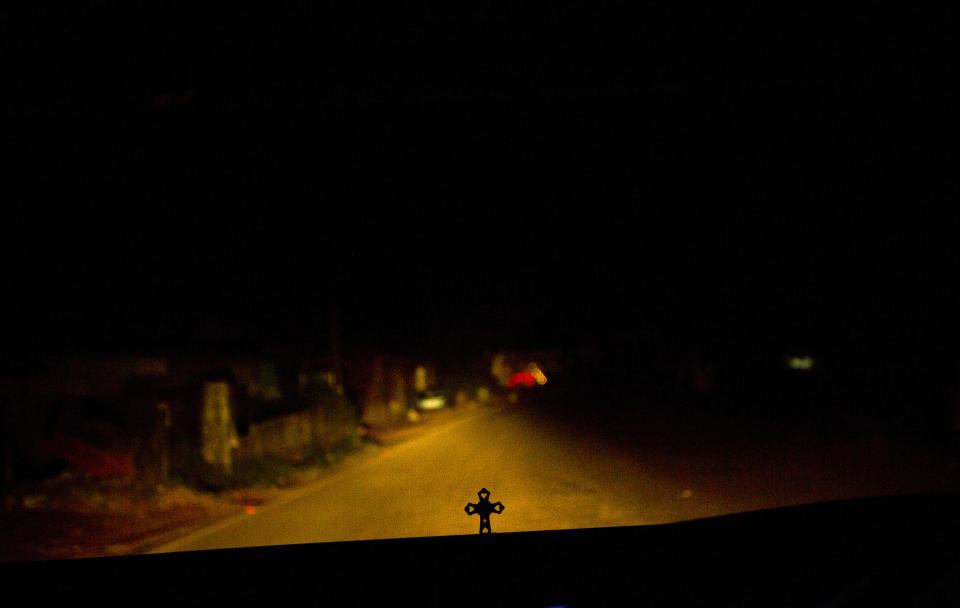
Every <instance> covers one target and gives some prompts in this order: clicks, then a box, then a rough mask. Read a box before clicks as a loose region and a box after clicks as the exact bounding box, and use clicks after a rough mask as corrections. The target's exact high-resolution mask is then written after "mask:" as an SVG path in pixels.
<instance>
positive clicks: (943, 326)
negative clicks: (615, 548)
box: [0, 3, 960, 560]
mask: <svg viewBox="0 0 960 608" xmlns="http://www.w3.org/2000/svg"><path fill="white" fill-rule="evenodd" d="M324 10H325V9H324ZM398 10H399V9H398ZM725 10H726V9H725ZM878 10H879V9H878ZM455 12H456V11H454V12H451V13H450V14H447V15H439V14H417V15H411V14H406V13H404V14H401V13H399V12H397V13H396V14H381V15H377V16H371V15H360V14H350V15H348V14H337V15H334V14H330V13H328V12H324V11H323V10H320V9H309V10H307V9H305V10H304V11H302V12H301V13H297V14H293V13H290V14H286V13H280V12H278V11H273V10H270V11H265V12H259V13H258V12H250V11H241V10H236V11H228V12H226V13H213V12H209V13H204V12H202V11H200V12H195V13H192V14H181V13H177V14H173V13H172V12H171V13H170V14H150V15H147V14H145V13H143V12H141V10H140V9H134V8H130V9H126V8H120V7H116V6H113V5H107V4H99V3H89V6H85V7H84V8H73V9H65V10H64V12H62V13H56V14H52V13H39V12H38V13H37V14H34V15H27V16H25V18H26V25H25V26H24V27H23V28H22V29H21V31H20V33H19V34H18V35H17V36H16V37H15V38H14V43H13V44H14V46H15V49H16V53H14V54H15V55H16V57H17V58H18V61H19V65H20V67H22V68H23V70H22V71H21V72H18V75H17V80H16V82H15V84H16V86H15V87H13V89H12V93H11V96H12V97H11V100H12V106H11V107H12V110H11V115H12V117H13V121H12V124H11V129H10V131H9V132H10V139H9V140H8V141H10V142H12V143H11V146H12V148H13V149H14V150H15V151H16V158H15V159H14V165H13V174H14V175H15V178H14V179H13V180H12V181H11V182H10V183H9V184H8V196H7V197H5V198H6V199H7V200H8V201H9V202H11V203H12V205H11V208H10V210H9V211H8V215H7V216H6V218H5V221H4V225H5V226H6V230H5V232H6V233H7V236H6V237H5V238H4V243H5V246H6V247H7V248H8V249H7V255H6V259H7V261H8V272H7V273H6V274H5V282H6V283H5V284H6V285H7V288H8V289H7V290H6V292H5V293H6V295H5V298H4V300H5V304H6V306H5V311H6V312H5V314H4V316H3V323H4V327H3V331H4V336H5V338H4V358H3V361H2V369H0V403H2V407H3V410H2V412H3V421H2V422H3V424H2V429H3V431H2V432H3V437H2V445H3V451H2V454H0V463H2V484H3V498H4V511H3V514H2V516H0V522H2V526H0V553H2V556H0V558H2V559H5V560H21V559H26V560H30V559H49V558H76V557H88V556H99V555H126V554H133V553H143V552H149V551H178V550H188V549H206V548H219V547H239V546H251V545H276V544H288V543H305V542H325V541H343V540H359V539H375V538H395V537H423V536H445V535H455V534H475V533H477V532H478V529H479V530H480V531H481V532H482V531H484V525H485V524H486V526H487V529H488V530H492V532H494V533H505V532H520V531H530V530H552V529H568V528H587V527H603V526H633V525H646V524H659V523H667V522H677V521H684V520H690V519H697V518H703V517H708V516H714V515H722V514H728V513H737V512H745V511H752V510H758V509H768V508H773V507H779V506H786V505H795V504H802V503H809V502H819V501H828V500H836V499H843V498H850V497H862V496H879V495H889V494H905V493H914V492H948V491H957V489H958V488H957V484H958V480H960V476H958V475H957V472H958V469H957V466H958V447H957V446H958V443H957V442H958V431H960V392H958V391H960V383H958V380H960V376H958V374H960V365H958V364H960V358H958V355H957V352H958V350H957V333H956V329H957V326H956V306H955V304H956V302H955V300H954V299H953V297H952V295H951V294H952V291H953V290H952V286H953V283H954V282H955V277H956V271H957V253H958V252H957V249H956V243H955V239H954V235H953V233H952V225H951V223H950V222H948V221H944V220H945V219H947V218H940V217H934V216H933V214H932V212H930V211H926V210H924V207H925V206H926V205H930V206H934V205H935V204H938V203H944V207H947V206H949V205H947V203H948V202H952V198H950V196H951V195H952V194H955V193H956V180H955V175H954V172H953V171H952V170H951V172H949V173H948V171H947V162H946V160H945V159H946V158H949V155H948V154H947V153H946V143H945V142H946V140H945V138H943V136H942V135H941V133H942V128H940V127H939V126H938V125H939V124H941V122H944V121H941V120H940V117H941V114H942V113H943V112H942V111H943V109H944V108H947V107H953V105H954V104H953V103H952V102H953V101H955V100H953V99H951V98H950V94H949V93H948V89H947V88H944V87H941V82H940V80H939V79H940V78H941V76H942V75H943V74H946V70H945V69H942V68H943V66H942V65H941V64H942V63H943V59H942V58H943V57H945V56H949V53H947V52H944V51H943V49H942V48H941V47H942V46H944V44H942V41H943V40H945V39H946V38H944V37H942V36H940V35H939V34H938V33H937V32H936V31H934V28H935V27H936V21H937V20H931V21H930V22H926V21H922V20H919V19H917V20H915V21H911V20H910V19H905V18H902V16H896V17H894V16H892V15H891V16H884V15H881V14H879V13H878V14H872V15H871V16H869V18H868V17H862V16H857V17H856V18H854V17H853V16H852V15H841V14H836V15H831V16H830V18H829V19H827V18H825V17H823V16H816V15H809V16H800V15H789V16H786V15H781V14H772V13H771V14H769V15H756V14H735V13H732V12H720V11H719V9H717V11H715V12H714V13H713V14H701V15H681V14H674V13H673V12H671V11H666V10H660V9H649V10H648V11H647V13H646V14H644V15H641V16H637V17H631V18H626V17H625V16H619V15H612V14H610V15H603V16H596V15H591V16H587V15H585V14H584V15H580V14H572V13H563V14H561V15H521V14H519V13H511V14H503V13H500V12H497V11H494V10H492V9H490V10H485V9H477V11H475V13H471V14H466V12H465V11H461V12H460V13H457V14H454V13H455ZM954 198H955V197H954ZM948 199H949V200H948ZM889 209H898V211H896V212H892V211H887V210H889ZM484 490H485V491H487V492H488V493H489V494H488V500H489V502H490V504H491V505H496V503H498V502H499V503H500V504H501V505H502V509H501V510H502V512H499V511H496V510H495V511H493V512H492V513H490V514H489V515H487V516H486V517H479V516H478V515H482V513H479V512H477V509H481V510H482V509H483V508H486V507H485V506H484V505H485V504H486V503H485V502H484V498H483V497H482V496H478V493H481V491H484ZM468 503H469V505H473V511H471V507H470V506H469V505H468ZM478 505H479V506H478ZM491 508H492V507H491Z"/></svg>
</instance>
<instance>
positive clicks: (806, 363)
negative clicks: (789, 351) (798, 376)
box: [787, 357, 813, 371]
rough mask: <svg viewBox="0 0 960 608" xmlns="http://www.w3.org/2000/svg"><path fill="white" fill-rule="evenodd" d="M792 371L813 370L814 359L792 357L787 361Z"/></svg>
mask: <svg viewBox="0 0 960 608" xmlns="http://www.w3.org/2000/svg"><path fill="white" fill-rule="evenodd" d="M787 365H789V366H790V369H796V370H800V371H808V370H811V369H813V357H790V358H789V359H787Z"/></svg>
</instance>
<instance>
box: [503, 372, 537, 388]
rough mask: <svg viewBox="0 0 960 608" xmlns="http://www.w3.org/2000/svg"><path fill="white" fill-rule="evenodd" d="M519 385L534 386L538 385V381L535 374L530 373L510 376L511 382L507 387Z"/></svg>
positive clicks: (518, 373)
mask: <svg viewBox="0 0 960 608" xmlns="http://www.w3.org/2000/svg"><path fill="white" fill-rule="evenodd" d="M518 384H523V385H525V386H533V385H534V384H536V379H535V378H534V377H533V374H531V373H530V372H517V373H515V374H514V375H512V376H510V380H509V381H508V382H507V386H509V387H510V388H513V387H515V386H516V385H518Z"/></svg>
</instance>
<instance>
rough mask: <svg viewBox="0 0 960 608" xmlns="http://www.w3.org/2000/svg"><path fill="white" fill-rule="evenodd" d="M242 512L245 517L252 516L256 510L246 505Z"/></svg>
mask: <svg viewBox="0 0 960 608" xmlns="http://www.w3.org/2000/svg"><path fill="white" fill-rule="evenodd" d="M243 510H244V511H246V513H247V515H253V514H254V513H256V512H257V508H256V507H255V506H253V505H247V506H245V507H244V508H243Z"/></svg>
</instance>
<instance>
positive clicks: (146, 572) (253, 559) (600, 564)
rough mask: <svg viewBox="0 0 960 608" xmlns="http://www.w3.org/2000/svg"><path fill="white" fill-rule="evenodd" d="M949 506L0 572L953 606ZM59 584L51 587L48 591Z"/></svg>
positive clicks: (34, 583)
mask: <svg viewBox="0 0 960 608" xmlns="http://www.w3.org/2000/svg"><path fill="white" fill-rule="evenodd" d="M958 541H960V496H957V495H941V496H912V497H894V498H875V499H862V500H852V501H844V502H839V503H829V504H820V505H807V506H800V507H789V508H784V509H777V510H773V511H767V512H761V513H754V514H740V515H732V516H726V517H720V518H713V519H707V520H701V521H695V522H685V523H677V524H668V525H661V526H642V527H623V528H607V529H590V530H570V531H559V532H525V533H512V534H493V535H484V536H479V535H470V536H466V535H465V536H454V537H444V538H421V539H403V540H387V541H365V542H345V543H321V544H311V545H294V546H286V547H267V548H249V549H228V550H219V551H201V552H186V553H175V554H165V555H141V556H130V557H115V558H102V559H91V560H77V561H61V562H38V563H22V564H5V565H2V566H0V584H2V585H3V588H4V590H5V592H6V593H8V594H11V596H14V597H15V596H16V595H13V594H17V593H20V592H22V593H23V597H25V598H30V599H31V600H33V601H34V602H39V603H40V604H42V605H58V604H62V603H66V602H68V601H69V602H70V603H77V602H82V601H85V600H89V601H90V602H91V603H95V604H96V605H101V606H114V605H117V606H120V605H124V606H127V605H131V604H137V605H140V604H142V603H151V604H152V603H153V602H156V603H157V604H158V605H171V604H173V603H174V602H178V603H179V602H184V601H186V602H189V603H190V604H201V603H210V604H211V605H212V604H214V603H215V604H216V605H230V606H238V605H242V606H264V605H303V604H305V603H308V602H309V603H326V602H333V603H335V604H336V605H342V606H350V605H358V606H382V605H408V604H409V605H414V603H415V604H416V605H420V606H424V605H426V606H434V605H436V606H453V605H456V606H539V607H545V606H571V607H572V606H613V605H637V606H642V605H657V606H684V605H738V606H761V605H763V606H769V605H776V606H825V605H833V606H841V605H846V606H875V605H897V606H903V605H910V606H925V605H931V606H933V605H955V604H956V603H957V600H958V599H960V588H958V581H960V542H958ZM52 581H56V584H50V583H51V582H52Z"/></svg>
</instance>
